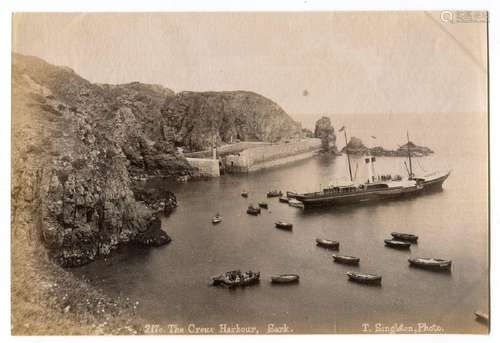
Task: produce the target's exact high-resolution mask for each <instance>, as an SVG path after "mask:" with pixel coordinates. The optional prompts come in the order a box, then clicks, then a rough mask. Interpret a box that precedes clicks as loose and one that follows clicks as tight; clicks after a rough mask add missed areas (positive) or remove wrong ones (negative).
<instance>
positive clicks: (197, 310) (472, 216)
mask: <svg viewBox="0 0 500 343" xmlns="http://www.w3.org/2000/svg"><path fill="white" fill-rule="evenodd" d="M479 132H480V131H478V133H479ZM443 134H444V135H450V136H453V135H454V133H453V132H443ZM429 145H430V146H432V147H433V148H434V147H435V148H436V153H435V154H433V155H431V156H428V157H423V158H420V159H419V162H416V163H415V164H416V165H417V166H418V165H419V164H420V165H422V166H425V167H426V169H443V168H447V167H450V165H452V166H453V174H452V176H451V177H450V178H449V179H448V180H447V181H446V183H445V184H444V186H443V190H442V191H438V192H431V193H429V194H425V195H423V196H420V197H418V198H408V199H404V200H398V201H389V202H384V203H367V204H361V205H356V206H342V207H339V208H326V209H325V208H313V209H310V210H305V209H300V208H295V207H291V206H289V205H288V204H286V203H282V202H280V201H279V198H267V196H266V194H267V192H268V191H269V190H272V189H280V190H283V191H286V190H294V191H304V190H306V191H307V190H313V189H315V188H317V187H318V186H319V184H324V185H326V184H328V183H329V182H330V181H331V180H332V178H335V177H344V178H345V177H348V174H347V169H346V157H345V155H343V156H338V157H333V156H329V155H318V156H316V157H313V158H310V159H307V160H303V161H298V162H295V163H292V164H287V165H285V166H282V167H278V168H273V169H269V170H263V171H258V172H254V173H250V174H235V175H223V176H222V177H220V178H215V179H209V180H204V181H192V182H188V183H185V184H165V182H164V181H162V180H151V181H150V186H151V187H167V188H168V189H171V190H172V191H174V192H175V194H176V196H177V199H178V202H179V206H178V208H177V209H176V210H175V211H174V212H173V213H172V214H171V215H170V216H169V217H168V218H164V219H163V227H164V229H165V230H167V231H168V232H169V234H171V236H172V238H173V241H172V243H171V244H170V245H169V246H168V247H166V248H159V249H157V250H142V249H141V248H133V247H129V248H126V249H123V250H120V251H119V252H118V253H117V254H116V256H112V257H109V258H107V259H106V261H104V260H99V261H96V262H95V263H93V264H91V265H88V266H83V267H81V268H79V269H78V270H75V271H74V272H75V273H77V274H78V275H85V276H86V277H88V278H89V279H90V280H92V282H93V283H95V284H96V285H98V286H99V287H102V288H103V289H104V290H105V291H106V292H109V293H110V294H116V293H119V294H121V295H126V296H128V297H130V298H131V299H137V300H138V301H139V303H140V305H139V306H138V309H137V311H138V312H139V313H140V315H141V316H143V317H145V318H147V319H148V320H151V321H154V322H158V323H160V324H162V323H163V324H165V323H167V322H169V321H170V322H171V321H175V322H177V323H181V324H182V323H184V324H186V325H187V324H188V323H189V322H195V323H197V324H198V325H218V324H219V323H221V322H224V323H225V322H227V313H231V318H232V321H233V323H239V324H240V325H250V324H254V325H257V326H258V327H259V328H260V331H265V329H264V328H265V326H266V325H267V324H266V323H269V322H274V323H280V322H283V323H287V325H289V326H290V327H292V328H293V329H294V332H295V333H300V332H314V333H321V332H325V333H326V332H332V330H334V329H333V328H334V327H335V330H336V331H335V332H338V333H349V332H359V331H360V330H362V323H379V322H384V323H392V322H398V323H399V322H401V321H403V323H405V324H407V325H410V324H412V325H413V323H418V322H426V323H428V324H429V325H428V326H429V327H431V326H432V325H436V326H439V327H440V328H442V330H443V331H444V332H448V333H450V332H459V331H461V330H467V331H468V332H476V333H481V332H484V330H485V329H486V327H485V326H484V325H483V324H481V323H480V322H478V321H476V320H475V316H474V311H476V310H477V309H479V308H487V307H488V298H487V296H486V294H487V287H488V282H487V280H485V279H484V278H483V275H484V274H485V273H487V270H488V253H487V251H488V243H487V234H486V231H485V230H486V228H487V211H486V209H485V208H484V201H485V200H486V199H485V198H483V197H481V196H479V197H478V195H480V194H484V191H485V189H486V182H485V179H484V175H485V172H486V171H485V170H484V169H482V168H481V167H476V165H475V164H474V163H473V162H474V158H472V159H471V155H470V154H467V153H466V152H467V150H465V149H469V151H473V150H474V149H475V147H474V146H470V147H466V146H463V145H457V146H456V147H455V149H448V148H447V147H445V146H444V145H439V142H437V141H432V140H431V141H430V142H429ZM464 152H465V153H464ZM475 158H478V159H479V158H481V157H480V156H477V157H475ZM359 160H360V161H362V158H359ZM404 160H405V159H404V158H397V157H380V158H378V159H377V162H378V164H377V169H378V171H379V172H380V173H386V172H390V171H393V170H394V168H395V166H400V165H401V164H402V163H403V161H404ZM356 162H357V160H356V158H354V160H353V163H356ZM416 168H418V167H416ZM305 175H307V178H306V177H304V176H305ZM313 180H314V181H313ZM242 190H247V191H248V197H247V198H245V197H242V196H241V194H240V193H241V192H242ZM460 199H468V201H466V202H465V201H462V200H460ZM259 201H266V202H267V203H268V209H261V214H260V215H258V216H255V217H254V216H250V215H248V214H247V213H246V212H245V210H246V208H247V206H248V205H249V204H250V203H253V204H254V205H255V206H257V204H258V202H259ZM216 212H219V213H221V214H222V215H223V217H224V218H223V221H222V222H221V223H219V224H217V225H212V224H211V222H210V219H211V218H212V216H213V215H214V214H215V213H216ZM278 220H282V221H285V222H289V223H292V224H293V231H286V230H276V229H275V228H274V227H275V223H276V221H278ZM392 232H412V233H414V234H416V235H418V237H419V238H418V243H417V244H412V245H411V247H410V248H409V249H408V250H399V249H389V248H387V247H385V245H384V239H387V238H389V237H391V233H392ZM318 237H323V238H329V239H333V240H335V241H339V242H340V248H339V251H332V250H330V249H322V248H321V247H318V246H317V245H316V242H315V239H316V238H318ZM460 237H467V239H460ZM332 253H334V254H342V255H344V254H345V255H353V256H357V257H359V258H360V263H359V265H350V264H341V263H334V261H333V259H332ZM419 256H428V257H431V256H433V257H443V258H447V259H450V260H453V265H452V268H451V271H450V272H449V273H436V272H433V271H429V270H424V269H417V268H413V267H410V265H409V263H408V259H409V258H411V257H419ZM109 268H113V270H117V271H118V272H116V273H114V274H108V273H106V270H109ZM236 269H240V270H242V271H247V270H254V271H259V272H260V274H261V280H260V283H258V284H256V285H254V286H249V287H246V288H242V289H235V290H234V291H228V290H224V289H219V288H217V287H211V286H209V283H210V281H211V277H212V276H213V275H217V274H220V273H222V272H225V271H228V270H236ZM349 271H356V272H366V273H377V274H380V275H382V276H383V281H382V283H381V286H379V287H366V286H364V285H357V284H353V283H352V282H349V281H347V277H346V273H347V272H349ZM284 273H290V274H297V275H300V282H297V283H292V284H289V285H286V286H282V285H279V286H273V284H272V283H271V276H272V275H276V274H284ZM457 299H460V300H457Z"/></svg>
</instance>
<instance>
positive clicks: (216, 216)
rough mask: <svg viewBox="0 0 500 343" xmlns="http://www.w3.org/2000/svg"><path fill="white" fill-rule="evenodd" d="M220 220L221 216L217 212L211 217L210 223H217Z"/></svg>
mask: <svg viewBox="0 0 500 343" xmlns="http://www.w3.org/2000/svg"><path fill="white" fill-rule="evenodd" d="M221 221H222V216H221V215H220V214H219V213H217V214H216V215H215V216H214V217H213V218H212V224H219V223H220V222H221Z"/></svg>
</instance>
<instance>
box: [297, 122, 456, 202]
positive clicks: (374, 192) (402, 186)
mask: <svg viewBox="0 0 500 343" xmlns="http://www.w3.org/2000/svg"><path fill="white" fill-rule="evenodd" d="M339 131H343V132H344V137H345V141H346V147H347V133H346V129H345V127H342V128H341V129H340V130H339ZM407 140H408V143H409V142H410V138H409V135H408V133H407ZM407 147H408V165H409V168H407V171H408V177H407V178H403V177H401V176H399V175H396V176H392V175H381V176H379V175H375V167H374V163H375V157H374V156H371V154H370V152H369V150H368V156H365V162H366V165H367V169H368V175H369V178H368V180H367V181H366V182H365V183H360V184H356V183H354V182H353V177H352V169H351V160H350V156H349V149H347V148H346V154H347V162H348V166H349V176H350V182H345V183H342V184H335V185H331V186H328V187H326V188H324V189H323V190H321V191H319V192H313V193H299V194H295V195H294V198H296V199H297V200H299V201H300V202H302V203H303V204H304V208H307V207H319V206H340V205H348V204H358V203H364V202H374V201H384V200H392V199H398V198H404V197H409V196H416V195H419V194H421V193H422V192H424V191H430V190H439V189H441V188H442V185H443V182H444V181H445V180H446V179H447V178H448V176H449V175H450V172H451V171H447V172H435V173H430V174H426V175H423V176H416V175H415V174H414V173H413V167H412V160H411V151H410V144H407ZM405 165H406V163H405Z"/></svg>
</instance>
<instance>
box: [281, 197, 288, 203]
mask: <svg viewBox="0 0 500 343" xmlns="http://www.w3.org/2000/svg"><path fill="white" fill-rule="evenodd" d="M289 200H290V199H288V198H287V197H285V196H281V197H280V202H284V203H287V204H288V201H289Z"/></svg>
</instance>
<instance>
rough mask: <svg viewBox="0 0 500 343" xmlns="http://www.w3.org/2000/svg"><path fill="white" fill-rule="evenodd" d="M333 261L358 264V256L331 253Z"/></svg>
mask: <svg viewBox="0 0 500 343" xmlns="http://www.w3.org/2000/svg"><path fill="white" fill-rule="evenodd" d="M332 257H333V261H334V262H337V263H342V264H352V265H356V264H359V257H356V256H347V255H332Z"/></svg>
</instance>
